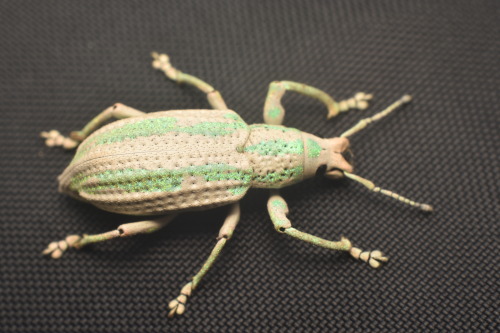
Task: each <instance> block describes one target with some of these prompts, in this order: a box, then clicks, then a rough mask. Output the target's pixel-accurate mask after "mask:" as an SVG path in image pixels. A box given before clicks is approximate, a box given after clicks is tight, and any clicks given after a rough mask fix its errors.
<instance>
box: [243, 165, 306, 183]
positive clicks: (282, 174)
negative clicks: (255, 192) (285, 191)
mask: <svg viewBox="0 0 500 333" xmlns="http://www.w3.org/2000/svg"><path fill="white" fill-rule="evenodd" d="M303 172H304V168H303V167H301V166H298V167H295V168H290V169H284V170H281V171H276V172H270V173H268V174H265V175H258V174H255V175H254V176H253V182H257V183H271V184H272V183H282V182H285V181H287V180H295V179H298V178H301V177H302V174H303Z"/></svg>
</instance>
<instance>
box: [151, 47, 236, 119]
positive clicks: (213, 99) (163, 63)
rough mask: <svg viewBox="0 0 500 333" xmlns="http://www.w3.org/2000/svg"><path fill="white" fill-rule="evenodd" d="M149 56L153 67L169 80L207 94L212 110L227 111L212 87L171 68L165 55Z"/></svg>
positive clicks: (218, 94)
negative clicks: (190, 86)
mask: <svg viewBox="0 0 500 333" xmlns="http://www.w3.org/2000/svg"><path fill="white" fill-rule="evenodd" d="M151 56H152V57H153V58H154V60H153V67H154V68H155V69H158V70H161V71H162V72H164V73H165V75H166V76H167V77H168V78H169V79H171V80H173V81H175V82H177V83H187V84H190V85H192V86H194V87H196V88H198V89H199V90H201V91H202V92H204V93H205V94H207V99H208V102H209V103H210V105H211V106H212V108H214V109H216V110H227V106H226V103H225V102H224V99H223V98H222V95H221V94H220V93H219V92H218V91H217V90H215V89H214V87H212V86H211V85H209V84H208V83H206V82H205V81H202V80H200V79H199V78H197V77H195V76H192V75H189V74H186V73H183V72H181V71H180V70H178V69H177V68H175V67H173V66H172V64H171V63H170V58H169V57H168V55H166V54H158V53H156V52H153V53H151Z"/></svg>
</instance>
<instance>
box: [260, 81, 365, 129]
mask: <svg viewBox="0 0 500 333" xmlns="http://www.w3.org/2000/svg"><path fill="white" fill-rule="evenodd" d="M287 91H295V92H298V93H299V94H302V95H305V96H307V97H311V98H314V99H317V100H319V101H320V102H322V103H323V104H325V106H326V107H327V109H328V115H327V118H328V119H330V118H333V117H335V116H336V115H338V114H339V113H340V112H345V111H348V110H351V109H359V110H364V109H366V108H367V107H368V102H369V101H370V100H371V99H372V98H373V96H372V95H371V94H365V93H362V92H359V93H357V94H356V95H354V97H351V98H349V99H346V100H343V101H340V102H336V101H335V100H334V99H333V98H332V97H331V96H330V95H328V94H327V93H325V92H324V91H322V90H319V89H318V88H314V87H311V86H308V85H306V84H303V83H298V82H293V81H274V82H271V84H270V85H269V92H268V93H267V97H266V102H265V104H264V121H265V122H266V124H271V125H282V124H283V120H284V118H285V109H284V108H283V105H281V98H282V97H283V95H284V94H285V92H287Z"/></svg>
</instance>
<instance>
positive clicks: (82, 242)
mask: <svg viewBox="0 0 500 333" xmlns="http://www.w3.org/2000/svg"><path fill="white" fill-rule="evenodd" d="M175 216H176V215H175V214H173V215H167V216H164V217H161V218H157V219H154V220H149V221H140V222H133V223H126V224H122V225H121V226H119V227H118V228H116V229H115V230H111V231H108V232H105V233H102V234H96V235H86V234H85V235H83V236H80V235H70V236H68V237H66V238H65V239H63V240H61V241H58V242H52V243H50V244H49V246H48V247H47V248H46V249H45V250H44V251H43V254H50V256H51V257H52V258H54V259H59V258H60V257H61V256H62V254H63V253H64V251H66V250H67V249H69V248H76V249H81V248H82V247H84V246H87V245H89V244H93V243H99V242H104V241H107V240H110V239H114V238H118V237H128V236H134V235H138V234H148V233H152V232H155V231H157V230H160V229H161V228H163V227H164V226H166V225H167V224H169V223H170V221H172V220H173V219H174V218H175Z"/></svg>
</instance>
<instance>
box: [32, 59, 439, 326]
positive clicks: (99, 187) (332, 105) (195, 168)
mask: <svg viewBox="0 0 500 333" xmlns="http://www.w3.org/2000/svg"><path fill="white" fill-rule="evenodd" d="M152 56H153V58H154V61H153V67H154V68H155V69H158V70H160V71H163V72H164V73H165V74H166V76H167V77H168V78H170V79H171V80H173V81H176V82H178V83H185V84H189V85H192V86H194V87H196V88H198V89H199V90H201V91H202V92H204V93H205V94H206V95H207V99H208V102H209V103H210V105H211V106H212V108H213V110H174V111H161V112H154V113H149V114H146V113H144V112H142V111H139V110H136V109H133V108H131V107H128V106H125V105H123V104H115V105H113V106H111V107H109V108H107V109H106V110H104V111H103V112H101V113H100V114H99V115H98V116H97V117H95V118H94V119H92V120H91V121H90V122H89V123H88V124H87V125H86V126H85V127H84V128H83V129H82V130H80V131H75V132H72V133H71V134H70V136H69V137H64V136H62V135H61V134H60V133H59V132H58V131H56V130H52V131H49V132H42V133H41V136H42V137H43V138H45V143H46V144H47V145H48V146H50V147H52V146H62V147H63V148H65V149H74V148H77V147H78V149H77V151H76V154H75V156H74V158H73V160H72V161H71V163H70V165H69V166H68V167H67V168H66V170H64V172H63V173H62V174H61V175H60V176H59V190H60V192H62V193H65V194H68V195H70V196H72V197H74V198H76V199H79V200H82V201H85V202H88V203H91V204H93V205H95V206H97V207H99V208H101V209H104V210H106V211H110V212H114V213H120V214H128V215H152V216H157V217H154V218H152V219H151V220H148V221H140V222H134V223H127V224H123V225H121V226H119V227H118V228H117V229H115V230H112V231H109V232H105V233H102V234H96V235H82V236H80V235H70V236H67V237H66V238H65V239H64V240H61V241H58V242H52V243H50V244H49V246H48V247H47V248H46V249H45V251H43V253H44V254H50V255H51V257H52V258H55V259H57V258H60V257H61V255H62V254H63V252H64V251H66V250H67V249H69V248H76V249H80V248H82V247H84V246H87V245H89V244H92V243H98V242H102V241H105V240H109V239H113V238H118V237H126V236H132V235H137V234H143V233H151V232H154V231H157V230H159V229H161V228H163V227H165V226H166V225H167V224H168V223H169V222H170V221H172V219H173V218H175V217H176V216H177V215H179V214H180V213H182V212H186V211H191V210H204V209H209V208H213V207H218V206H228V207H229V211H228V215H227V217H226V219H225V221H224V223H223V225H222V227H221V229H220V231H219V235H218V237H217V243H216V244H215V247H214V248H213V250H212V252H211V253H210V255H209V257H208V259H207V260H206V261H205V263H204V264H203V266H202V268H201V269H200V270H199V271H198V272H197V274H196V275H194V277H193V278H192V279H191V280H190V282H188V283H187V284H186V285H185V286H184V287H182V288H181V291H180V294H179V296H177V297H176V298H175V299H173V300H172V301H171V302H170V303H169V305H168V306H169V310H170V312H169V317H173V316H174V315H176V314H177V315H181V314H182V313H184V311H185V304H186V302H187V300H188V297H190V296H191V295H192V293H193V291H194V290H195V289H196V288H197V287H198V285H199V283H200V281H201V279H202V278H203V276H204V275H205V274H206V273H207V272H208V270H209V269H210V268H211V267H212V265H213V263H214V262H215V259H216V258H217V257H218V256H219V254H220V252H221V250H222V248H223V247H224V245H225V244H226V242H227V241H228V240H229V239H230V238H231V236H232V234H233V231H234V229H235V227H236V225H237V224H238V221H239V219H240V207H239V201H240V200H241V199H242V198H243V196H244V195H245V194H246V192H247V191H248V190H249V189H250V188H252V187H253V188H267V189H270V196H269V200H268V204H267V208H268V211H269V216H270V218H271V221H272V223H273V224H274V227H275V229H276V230H277V231H278V232H280V233H284V234H286V235H288V236H291V237H294V238H297V239H299V240H302V241H305V242H308V243H312V244H314V245H317V246H321V247H324V248H327V249H331V250H338V251H345V252H347V253H349V254H350V255H351V256H353V257H354V258H356V259H360V260H362V261H365V262H367V263H369V265H370V266H371V267H374V268H377V267H379V266H380V265H381V263H382V262H386V261H387V257H385V256H384V255H383V254H382V252H380V251H362V250H360V249H359V248H357V247H353V246H352V244H351V242H350V241H349V240H348V239H347V238H344V237H342V238H341V239H340V240H339V241H330V240H326V239H322V238H319V237H316V236H313V235H311V234H308V233H305V232H302V231H299V230H297V229H295V228H294V227H292V223H291V222H290V220H289V219H288V218H287V213H288V206H287V203H286V201H285V200H284V199H283V197H282V196H281V195H280V192H279V189H280V188H282V187H285V186H289V185H292V184H295V183H297V182H300V181H302V180H304V179H306V178H310V177H312V176H314V175H315V174H316V172H317V170H318V168H320V167H325V166H326V168H325V176H326V177H327V178H331V179H336V178H341V177H347V178H349V179H352V180H354V181H356V182H359V183H360V184H362V185H364V186H365V187H367V188H368V189H369V190H371V191H373V192H378V193H382V194H385V195H387V196H390V197H392V198H394V199H396V200H399V201H400V202H403V203H405V204H408V205H411V206H414V207H417V208H419V209H422V210H424V211H432V207H431V206H430V205H427V204H421V203H418V202H415V201H413V200H410V199H407V198H405V197H403V196H401V195H399V194H396V193H394V192H391V191H388V190H385V189H382V188H380V187H378V186H375V184H374V183H373V182H371V181H369V180H367V179H364V178H362V177H360V176H358V175H355V174H354V173H353V167H352V165H351V161H350V156H351V155H350V148H349V140H348V137H350V136H351V135H353V134H355V133H357V132H359V131H360V130H362V129H363V128H365V127H366V126H367V125H368V124H370V123H372V122H375V121H378V120H380V119H381V118H383V117H385V116H387V115H388V114H389V113H391V112H392V111H394V110H395V109H396V108H398V107H399V106H401V105H402V104H405V103H407V102H409V101H410V100H411V97H410V96H408V95H405V96H403V97H402V98H400V99H399V100H397V101H396V102H395V103H393V104H392V105H390V106H389V107H387V108H386V109H385V110H383V111H381V112H379V113H377V114H375V115H374V116H372V117H369V118H365V119H363V120H361V121H359V122H358V123H357V124H356V125H355V126H353V127H352V128H350V129H348V130H347V131H345V132H344V133H343V134H341V135H340V137H335V138H328V139H322V138H319V137H317V136H315V135H312V134H309V133H306V132H302V131H300V130H297V129H295V128H290V127H285V126H283V125H282V123H283V119H284V116H285V110H284V108H283V106H282V105H281V98H282V97H283V95H284V94H285V92H286V91H295V92H298V93H301V94H303V95H305V96H309V97H312V98H315V99H318V100H319V101H321V102H322V103H323V104H325V105H326V107H327V108H328V116H327V117H328V118H332V117H335V116H336V115H338V114H339V113H340V112H345V111H348V110H350V109H366V108H367V107H368V101H369V100H370V99H371V98H372V95H369V94H365V93H357V94H356V95H355V96H354V97H352V98H349V99H347V100H343V101H341V102H336V101H334V100H333V98H331V97H330V96H329V95H328V94H326V93H325V92H323V91H321V90H319V89H317V88H314V87H311V86H308V85H305V84H302V83H297V82H292V81H275V82H272V83H271V84H270V87H269V92H268V95H267V98H266V101H265V104H264V122H265V123H264V124H255V125H247V124H246V123H245V122H244V121H243V120H242V119H241V117H240V116H239V115H238V114H237V113H235V112H234V111H231V110H229V109H228V108H227V106H226V103H225V102H224V100H223V98H222V96H221V94H220V93H219V92H218V91H217V90H215V89H214V88H213V87H212V86H211V85H209V84H208V83H206V82H204V81H202V80H200V79H199V78H197V77H194V76H192V75H189V74H185V73H183V72H181V71H179V70H177V69H176V68H174V67H173V66H172V65H171V64H170V61H169V57H168V56H167V55H165V54H161V55H160V54H157V53H156V52H153V53H152ZM113 118H116V119H118V120H117V121H114V122H112V123H110V124H108V125H105V126H103V125H104V123H105V122H107V121H109V120H111V119H113ZM158 216H160V217H158Z"/></svg>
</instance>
